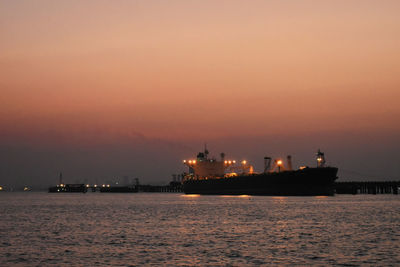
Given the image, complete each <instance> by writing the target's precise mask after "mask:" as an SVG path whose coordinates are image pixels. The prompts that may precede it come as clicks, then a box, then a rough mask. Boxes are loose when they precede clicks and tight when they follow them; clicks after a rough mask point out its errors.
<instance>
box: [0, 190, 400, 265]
mask: <svg viewBox="0 0 400 267" xmlns="http://www.w3.org/2000/svg"><path fill="white" fill-rule="evenodd" d="M0 216H1V217H0V236H1V240H0V266H49V265H53V266H63V265H73V266H110V265H112V266H142V265H153V266H160V265H169V266H260V265H265V266H270V265H276V266H278V265H279V266H282V265H319V266H326V265H338V266H340V265H341V266H358V265H362V266H368V265H370V266H377V265H378V266H393V265H398V266H399V265H400V256H399V255H400V196H399V195H375V196H374V195H357V196H352V195H338V196H335V197H261V196H257V197H253V196H251V197H249V196H242V197H223V196H185V195H182V194H171V193H164V194H162V193H152V194H151V193H137V194H101V193H87V194H48V193H44V192H43V193H33V192H29V193H1V194H0Z"/></svg>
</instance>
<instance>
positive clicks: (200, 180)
mask: <svg viewBox="0 0 400 267" xmlns="http://www.w3.org/2000/svg"><path fill="white" fill-rule="evenodd" d="M264 162H265V166H264V172H263V173H254V171H253V166H251V165H250V164H248V162H247V161H245V160H244V161H242V162H240V163H238V164H236V161H235V160H225V154H224V153H221V160H220V161H218V160H216V159H214V158H212V159H210V158H208V151H207V149H205V151H204V152H200V153H199V154H198V155H197V158H196V159H195V160H184V164H185V165H187V166H188V167H189V172H188V173H187V174H185V175H184V179H183V182H182V183H183V191H184V192H185V193H186V194H208V195H271V196H317V195H326V196H332V195H334V181H335V180H336V179H337V178H338V177H337V176H336V175H337V172H338V168H336V167H326V166H325V157H324V153H322V152H321V151H319V150H318V153H317V167H314V168H310V167H306V166H303V167H300V169H298V170H293V169H292V163H291V157H290V156H288V157H287V167H286V168H285V166H284V164H283V161H282V160H281V159H276V160H274V161H273V162H272V164H271V158H269V157H265V158H264Z"/></svg>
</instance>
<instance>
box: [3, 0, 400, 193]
mask: <svg viewBox="0 0 400 267" xmlns="http://www.w3.org/2000/svg"><path fill="white" fill-rule="evenodd" d="M399 13H400V2H399V1H396V0H393V1H390V0H387V1H368V0H360V1H354V0H347V1H341V0H335V1H307V0H304V1H285V0H283V1H267V0H265V1H257V0H255V1H208V0H203V1H190V0H186V1H174V0H171V1H155V0H147V1H122V0H121V1H101V0H99V1H93V0H88V1H64V0H60V1H42V0H38V1H11V0H10V1H7V0H3V1H1V2H0V38H1V41H0V92H1V93H0V185H1V184H4V185H12V186H21V185H25V184H26V185H32V186H44V187H46V186H48V185H51V184H54V183H56V182H57V181H58V179H57V177H58V173H59V172H63V174H64V177H65V179H66V180H67V181H70V182H78V181H83V180H85V181H88V182H102V181H106V180H109V181H113V180H116V179H120V178H117V177H123V176H129V177H138V178H139V179H140V181H141V182H142V183H160V182H165V183H166V182H168V181H169V180H170V179H171V174H173V173H180V172H182V171H184V170H185V169H184V167H183V166H182V164H181V162H182V159H184V158H190V157H194V156H195V154H196V152H198V151H200V150H202V149H203V147H204V144H205V143H207V145H208V149H209V150H210V152H211V154H213V155H215V156H217V155H219V153H220V152H222V151H224V152H225V153H226V154H227V156H231V157H232V158H236V159H248V160H250V161H252V162H253V163H254V165H255V169H256V170H257V169H258V170H261V169H262V159H263V157H264V156H266V155H269V156H273V157H283V156H286V155H287V154H291V155H292V156H293V161H294V165H295V166H300V165H304V164H309V165H312V164H315V162H314V155H315V152H316V150H317V149H319V148H321V149H322V150H323V151H324V152H325V153H326V156H327V160H328V163H329V164H331V165H334V166H337V167H339V179H340V180H400V156H399V155H398V151H399V150H400V142H399V140H400V123H399V122H400V119H399V118H400V105H399V100H400V75H399V74H400V52H399V47H400V16H398V14H399Z"/></svg>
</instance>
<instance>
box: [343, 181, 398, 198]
mask: <svg viewBox="0 0 400 267" xmlns="http://www.w3.org/2000/svg"><path fill="white" fill-rule="evenodd" d="M399 187H400V181H388V182H376V181H375V182H336V183H335V191H336V194H352V195H356V194H373V195H376V194H394V195H397V194H399V191H400V190H399Z"/></svg>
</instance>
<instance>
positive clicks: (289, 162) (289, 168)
mask: <svg viewBox="0 0 400 267" xmlns="http://www.w3.org/2000/svg"><path fill="white" fill-rule="evenodd" d="M287 169H288V170H289V171H291V170H293V167H292V156H290V155H288V156H287Z"/></svg>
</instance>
